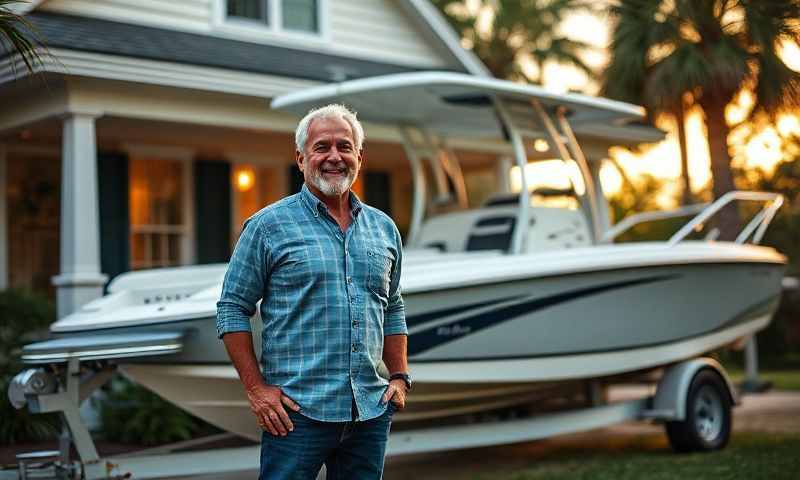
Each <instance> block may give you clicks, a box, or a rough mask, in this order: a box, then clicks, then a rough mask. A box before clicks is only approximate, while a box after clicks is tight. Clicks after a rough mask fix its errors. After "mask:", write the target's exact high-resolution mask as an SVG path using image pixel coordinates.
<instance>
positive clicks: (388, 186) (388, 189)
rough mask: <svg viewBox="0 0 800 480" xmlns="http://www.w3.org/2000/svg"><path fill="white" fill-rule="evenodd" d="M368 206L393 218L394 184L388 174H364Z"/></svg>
mask: <svg viewBox="0 0 800 480" xmlns="http://www.w3.org/2000/svg"><path fill="white" fill-rule="evenodd" d="M364 182H365V185H364V191H365V192H364V193H365V194H366V195H365V197H366V201H367V205H369V206H371V207H375V208H377V209H378V210H381V211H382V212H383V213H385V214H386V215H389V216H390V217H391V216H392V183H391V181H390V177H389V174H388V173H385V172H364Z"/></svg>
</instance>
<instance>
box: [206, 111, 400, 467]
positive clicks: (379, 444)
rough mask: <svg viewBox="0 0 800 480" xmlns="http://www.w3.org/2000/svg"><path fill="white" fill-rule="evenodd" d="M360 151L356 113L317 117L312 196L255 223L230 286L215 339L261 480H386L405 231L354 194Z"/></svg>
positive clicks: (310, 144)
mask: <svg viewBox="0 0 800 480" xmlns="http://www.w3.org/2000/svg"><path fill="white" fill-rule="evenodd" d="M363 142H364V130H363V128H362V126H361V124H360V123H359V121H358V119H357V118H356V116H355V114H353V113H352V112H350V111H349V110H348V109H347V108H346V107H344V106H341V105H328V106H325V107H322V108H319V109H316V110H312V111H311V112H309V114H308V115H306V116H305V117H304V118H303V119H302V120H301V121H300V123H299V124H298V126H297V131H296V134H295V143H296V148H297V152H296V161H297V166H298V167H299V168H300V170H301V171H302V172H303V176H304V178H305V184H304V185H303V188H302V190H301V191H300V193H297V194H295V195H292V196H289V197H287V198H284V199H283V200H281V201H279V202H276V203H274V204H272V205H270V206H268V207H265V208H264V209H262V210H261V211H259V212H258V213H256V214H255V215H253V216H252V217H251V218H250V219H248V220H247V221H246V222H245V225H244V230H243V232H242V235H241V236H240V238H239V242H238V243H237V245H236V249H235V250H234V252H233V256H232V257H231V261H230V264H229V266H228V271H227V273H226V275H225V281H224V283H223V286H222V295H221V297H220V300H219V302H218V303H217V332H218V334H219V336H220V337H221V338H222V340H223V342H224V343H225V348H226V349H227V351H228V354H229V356H230V358H231V361H232V362H233V364H234V366H235V367H236V370H237V371H238V372H239V378H240V379H241V381H242V383H243V384H244V388H245V391H246V393H247V397H248V399H249V401H250V406H251V409H252V410H253V413H254V414H255V417H256V418H255V421H257V422H258V423H259V425H260V426H261V427H262V428H263V429H264V434H263V435H262V442H261V475H260V478H261V479H262V480H263V479H289V478H292V479H298V478H301V479H305V478H307V479H314V478H315V477H316V476H317V473H318V472H319V470H320V468H321V467H322V465H323V464H325V465H326V469H327V478H328V479H380V478H381V476H382V473H383V457H384V453H385V450H386V442H387V439H388V435H389V427H390V424H391V417H392V414H393V413H394V411H396V410H401V409H403V408H404V407H405V397H406V393H407V391H408V390H409V389H410V388H411V380H410V377H409V376H408V371H407V369H408V366H407V361H406V343H407V341H406V338H407V333H408V331H407V328H406V322H405V312H404V308H403V299H402V297H401V295H400V265H401V261H402V250H401V240H400V234H399V233H398V231H397V227H396V226H395V225H394V223H393V222H392V220H391V219H390V218H389V217H388V216H386V215H385V214H384V213H382V212H381V211H379V210H377V209H375V208H372V207H370V206H368V205H365V204H363V203H362V202H361V201H360V200H359V199H358V197H356V195H355V194H354V193H353V192H351V191H350V188H351V187H352V185H353V182H355V179H356V177H357V176H358V173H359V170H360V168H361V165H362V160H363V156H362V147H363ZM259 300H261V309H260V313H261V319H262V321H263V322H264V332H263V338H262V345H263V349H262V352H261V368H259V365H258V360H257V359H256V355H255V352H254V349H253V342H252V336H251V333H250V332H251V331H250V317H251V316H252V315H253V314H254V313H255V309H256V304H257V302H258V301H259ZM382 362H383V363H385V365H386V367H387V369H388V371H389V372H390V376H389V379H388V380H387V379H384V378H383V377H381V376H380V375H379V373H378V370H379V365H380V364H381V363H382Z"/></svg>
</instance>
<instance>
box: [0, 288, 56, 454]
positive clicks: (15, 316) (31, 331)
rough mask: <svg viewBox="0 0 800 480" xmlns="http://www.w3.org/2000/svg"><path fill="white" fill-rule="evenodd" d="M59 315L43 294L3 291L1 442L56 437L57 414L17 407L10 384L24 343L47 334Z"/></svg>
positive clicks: (19, 367)
mask: <svg viewBox="0 0 800 480" xmlns="http://www.w3.org/2000/svg"><path fill="white" fill-rule="evenodd" d="M55 318H56V315H55V309H54V308H53V305H52V303H50V301H49V300H47V299H46V298H44V297H41V296H38V295H35V294H33V293H28V292H22V291H18V290H5V291H2V292H0V393H2V397H0V444H6V445H10V444H15V443H19V442H31V441H39V440H45V439H49V438H53V437H55V435H56V434H57V433H58V423H59V422H58V417H57V416H56V415H55V414H35V415H34V414H31V413H28V411H27V410H25V409H23V410H16V409H15V408H14V407H12V406H11V404H10V403H9V401H8V385H9V383H10V382H11V379H12V378H13V376H14V375H16V374H17V373H19V372H20V371H21V370H22V369H23V368H24V366H23V365H22V363H21V362H20V360H19V356H20V351H21V350H22V346H23V345H25V344H26V343H29V342H31V341H34V340H36V339H37V338H42V337H43V336H44V335H46V334H47V326H48V325H50V324H51V323H52V322H53V321H54V320H55Z"/></svg>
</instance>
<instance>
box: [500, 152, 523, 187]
mask: <svg viewBox="0 0 800 480" xmlns="http://www.w3.org/2000/svg"><path fill="white" fill-rule="evenodd" d="M512 166H513V160H512V159H511V157H509V156H507V155H501V156H500V157H497V163H496V164H495V175H496V176H497V193H511V167H512ZM524 174H525V172H522V175H524Z"/></svg>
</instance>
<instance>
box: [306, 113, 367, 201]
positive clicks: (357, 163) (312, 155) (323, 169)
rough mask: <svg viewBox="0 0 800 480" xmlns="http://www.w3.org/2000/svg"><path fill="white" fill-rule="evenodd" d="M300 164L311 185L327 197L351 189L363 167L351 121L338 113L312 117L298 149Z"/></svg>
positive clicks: (307, 181)
mask: <svg viewBox="0 0 800 480" xmlns="http://www.w3.org/2000/svg"><path fill="white" fill-rule="evenodd" d="M297 166H298V167H299V168H300V171H302V172H303V176H304V177H305V180H306V183H307V184H309V188H311V189H312V190H317V191H318V192H319V193H322V194H323V195H325V196H326V197H336V196H340V195H342V194H344V193H345V192H347V191H348V190H350V187H351V186H352V185H353V182H355V180H356V176H358V171H359V168H361V152H360V151H359V150H358V149H357V148H356V142H355V140H354V138H353V130H352V128H350V124H349V123H347V121H345V120H344V119H343V118H336V117H333V118H317V119H315V120H313V121H312V122H311V125H309V127H308V137H307V139H306V144H305V148H304V151H303V152H302V153H300V152H297Z"/></svg>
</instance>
